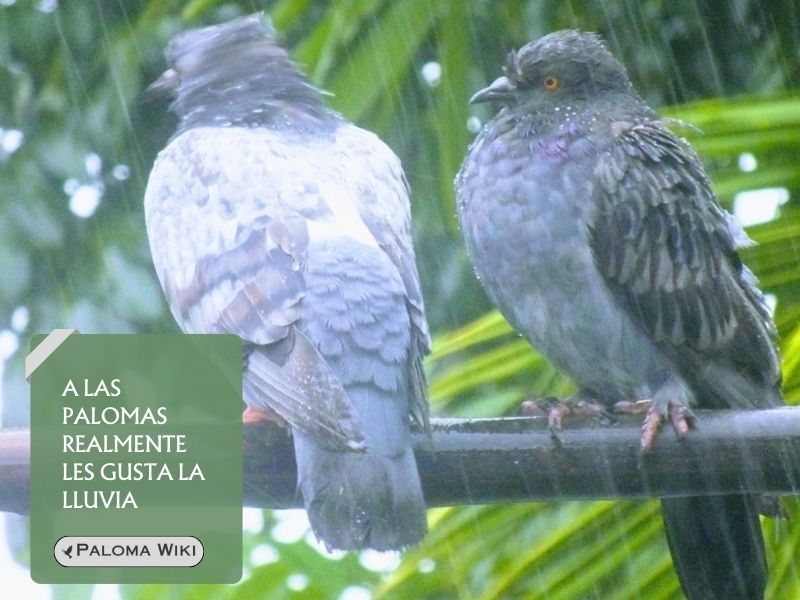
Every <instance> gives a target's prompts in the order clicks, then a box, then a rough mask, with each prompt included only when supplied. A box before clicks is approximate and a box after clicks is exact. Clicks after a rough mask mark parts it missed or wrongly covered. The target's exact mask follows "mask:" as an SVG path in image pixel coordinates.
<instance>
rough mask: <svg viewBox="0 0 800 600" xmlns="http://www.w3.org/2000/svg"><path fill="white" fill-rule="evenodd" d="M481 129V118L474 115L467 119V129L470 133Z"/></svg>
mask: <svg viewBox="0 0 800 600" xmlns="http://www.w3.org/2000/svg"><path fill="white" fill-rule="evenodd" d="M480 130H481V120H480V119H479V118H478V117H476V116H474V115H473V116H471V117H470V118H469V119H467V131H469V132H470V133H478V132H479V131H480Z"/></svg>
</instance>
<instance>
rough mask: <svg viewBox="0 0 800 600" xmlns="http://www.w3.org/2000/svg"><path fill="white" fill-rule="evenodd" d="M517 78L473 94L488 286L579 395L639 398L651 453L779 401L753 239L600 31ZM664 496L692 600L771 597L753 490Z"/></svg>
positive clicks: (476, 218)
mask: <svg viewBox="0 0 800 600" xmlns="http://www.w3.org/2000/svg"><path fill="white" fill-rule="evenodd" d="M504 73H505V74H504V75H503V76H501V77H499V78H498V79H496V80H495V81H494V82H493V83H491V85H489V86H488V87H487V88H485V89H483V90H481V91H479V92H478V93H477V94H475V96H473V98H472V99H471V102H472V103H480V102H495V103H497V104H498V105H499V106H500V107H501V108H500V110H499V112H498V113H497V114H496V115H495V116H494V118H492V119H491V120H490V121H489V122H487V123H486V125H485V126H484V127H483V129H482V130H481V132H480V133H479V134H478V136H477V137H476V139H475V141H474V142H473V143H472V144H471V146H470V148H469V150H468V152H467V156H466V158H465V159H464V162H463V164H462V166H461V169H460V171H459V173H458V175H457V177H456V181H455V185H456V191H457V210H458V216H459V222H460V225H461V229H462V233H463V235H464V238H465V241H466V246H467V249H468V252H469V255H470V257H471V259H472V262H473V264H474V267H475V270H476V273H477V275H478V277H479V278H480V280H481V282H482V284H483V286H484V288H485V289H486V292H487V294H488V295H489V297H490V299H491V300H492V301H493V303H494V304H495V305H496V306H497V307H498V308H499V310H500V311H501V312H502V313H503V314H504V316H505V317H506V318H507V320H508V321H509V323H510V324H511V325H512V326H513V327H514V328H515V329H516V330H517V331H518V332H520V333H521V334H522V335H523V336H524V337H525V338H527V340H528V341H530V343H531V344H532V345H533V346H534V347H536V348H537V349H538V350H539V351H541V352H542V353H543V354H544V355H545V356H546V357H547V358H548V359H549V360H550V361H551V362H552V363H553V364H554V365H555V366H556V367H557V368H558V369H559V370H561V371H562V372H564V373H565V374H567V375H569V376H570V377H571V379H572V380H573V381H574V382H575V383H576V384H577V386H578V390H579V391H578V393H577V394H576V396H575V398H573V400H575V401H581V402H588V403H590V404H592V405H598V404H599V405H600V406H604V407H608V408H610V409H613V408H614V407H615V405H618V406H619V407H625V406H629V405H630V403H633V404H636V405H642V406H644V407H645V408H646V412H647V415H646V417H645V421H644V425H643V433H642V440H641V445H642V448H643V450H644V451H646V450H647V449H649V448H650V447H651V446H652V445H653V443H654V442H655V441H656V434H657V433H658V430H659V428H660V427H661V425H662V424H663V423H670V424H671V425H672V426H673V428H674V429H675V431H676V432H677V433H678V434H679V435H681V436H682V435H685V434H686V432H687V431H688V430H689V429H690V428H692V427H694V426H701V424H698V423H697V422H696V419H695V418H694V415H693V413H692V412H691V411H692V409H693V408H708V409H724V408H736V409H748V408H749V409H757V408H768V407H773V406H778V405H781V404H782V397H781V371H780V360H779V355H778V350H777V348H776V332H775V327H774V324H773V321H772V317H771V313H770V310H769V308H768V306H767V303H766V301H765V297H764V295H763V294H762V293H761V292H760V291H759V289H758V288H757V281H756V279H755V277H754V276H753V274H752V272H751V271H750V270H748V268H747V267H746V266H744V265H743V264H742V262H741V260H740V258H739V254H738V252H737V250H738V249H739V248H741V247H743V246H746V245H747V244H749V243H750V242H749V240H748V237H747V235H746V234H745V233H744V231H743V229H742V227H741V225H740V224H739V223H738V222H737V221H736V220H735V219H734V217H733V216H732V215H730V214H729V213H728V212H726V211H725V210H724V209H722V208H721V207H720V205H719V203H718V201H717V199H716V197H715V195H714V192H713V191H712V188H711V183H710V181H709V178H708V176H707V174H706V172H705V170H704V167H703V165H702V163H701V161H700V159H699V158H698V156H697V154H696V153H695V151H694V150H693V149H692V148H691V147H690V145H689V144H688V143H687V142H686V141H685V140H683V139H681V138H679V137H677V136H676V135H675V134H674V133H673V132H672V131H671V130H670V129H669V128H668V125H669V124H670V123H669V122H665V120H663V119H661V118H659V116H658V115H657V114H656V113H655V112H654V111H653V110H652V109H651V108H650V107H649V106H648V105H647V104H646V103H645V101H644V100H643V99H642V98H641V96H640V95H639V94H638V93H637V92H636V91H635V89H634V88H633V85H632V84H631V82H630V79H629V78H628V75H627V73H626V71H625V69H624V67H623V66H622V65H621V64H620V63H619V62H618V61H617V60H616V59H615V58H614V57H613V56H612V54H611V53H610V52H609V51H608V49H607V48H606V47H605V45H604V43H603V42H602V40H601V39H600V37H599V36H597V35H595V34H591V33H585V32H581V31H576V30H568V31H559V32H555V33H551V34H549V35H547V36H544V37H542V38H540V39H538V40H535V41H533V42H531V43H528V44H527V45H525V46H523V47H522V48H520V49H519V50H518V51H516V52H512V53H511V54H510V55H509V56H508V60H507V64H506V65H505V71H504ZM618 403H619V404H618ZM626 403H627V404H626ZM661 504H662V513H663V517H664V522H665V529H666V534H667V541H668V544H669V547H670V550H671V553H672V557H673V562H674V564H675V567H676V570H677V573H678V576H679V579H680V582H681V585H682V588H683V590H684V592H685V594H686V595H687V596H688V597H689V598H690V599H691V600H700V599H705V600H707V599H710V598H715V599H717V600H720V599H725V600H734V599H737V600H738V599H741V600H744V599H747V600H753V599H755V598H763V595H764V587H765V581H766V577H767V567H766V562H765V557H764V542H763V538H762V534H761V528H760V523H759V499H758V498H757V497H754V496H747V495H726V496H718V497H685V498H683V497H681V498H663V499H662V500H661Z"/></svg>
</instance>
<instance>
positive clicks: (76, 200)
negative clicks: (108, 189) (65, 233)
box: [69, 185, 102, 219]
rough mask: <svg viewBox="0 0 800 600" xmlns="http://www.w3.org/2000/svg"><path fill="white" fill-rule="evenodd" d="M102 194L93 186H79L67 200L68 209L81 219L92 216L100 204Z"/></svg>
mask: <svg viewBox="0 0 800 600" xmlns="http://www.w3.org/2000/svg"><path fill="white" fill-rule="evenodd" d="M101 197H102V192H101V191H100V189H99V187H98V186H95V185H81V186H79V187H78V189H76V190H75V192H74V193H73V194H72V196H71V197H70V199H69V209H70V210H71V211H72V212H73V213H75V214H76V215H77V216H79V217H81V218H84V219H86V218H88V217H91V216H92V215H93V214H94V211H96V210H97V207H98V206H99V204H100V198H101Z"/></svg>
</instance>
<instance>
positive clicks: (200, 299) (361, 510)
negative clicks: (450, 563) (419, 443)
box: [145, 14, 430, 550]
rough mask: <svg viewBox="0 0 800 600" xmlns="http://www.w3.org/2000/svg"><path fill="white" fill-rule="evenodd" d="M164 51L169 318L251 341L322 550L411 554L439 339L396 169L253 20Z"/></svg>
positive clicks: (253, 371) (154, 238)
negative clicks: (418, 457) (415, 440)
mask: <svg viewBox="0 0 800 600" xmlns="http://www.w3.org/2000/svg"><path fill="white" fill-rule="evenodd" d="M166 54H167V61H168V63H169V66H170V69H169V70H168V71H167V72H166V73H165V74H164V76H162V77H161V79H160V80H159V81H158V82H156V84H154V87H155V88H156V89H162V90H164V91H170V92H172V93H173V94H174V95H175V96H176V100H175V102H174V104H173V105H172V108H173V109H174V110H175V112H176V113H177V114H178V116H179V117H180V124H179V126H178V130H177V132H176V133H175V135H174V136H173V138H172V140H171V141H170V143H169V145H168V146H167V147H166V148H165V149H164V150H163V151H162V152H161V153H160V154H159V156H158V158H157V159H156V162H155V165H154V166H153V170H152V172H151V174H150V179H149V181H148V185H147V191H146V194H145V216H146V219H147V232H148V236H149V238H150V249H151V252H152V255H153V262H154V264H155V267H156V272H157V273H158V277H159V279H160V281H161V285H162V287H163V288H164V291H165V293H166V296H167V299H168V301H169V305H170V308H171V309H172V313H173V315H174V316H175V319H176V320H177V321H178V323H179V324H180V326H181V328H182V329H183V330H184V331H186V332H189V333H234V334H236V335H238V336H240V337H241V338H242V339H243V340H244V341H245V349H246V350H245V354H246V356H245V372H244V394H245V402H246V404H247V406H248V407H249V410H248V411H247V413H248V414H253V411H257V412H258V413H267V414H269V413H271V412H273V411H274V413H277V415H278V416H279V417H281V418H282V419H284V420H285V421H286V422H288V423H289V425H290V426H291V429H292V434H293V437H294V446H295V453H296V458H297V469H298V487H299V489H300V491H301V493H302V495H303V499H304V501H305V506H306V510H307V511H308V515H309V519H310V521H311V526H312V528H313V529H314V533H315V534H316V535H317V537H318V538H319V539H320V540H322V542H324V544H325V545H326V546H327V547H328V548H331V549H340V550H353V549H358V548H365V547H369V548H374V549H377V550H391V549H399V548H403V547H405V546H408V545H410V544H414V543H416V542H418V541H419V540H420V539H421V538H422V536H423V535H424V534H425V531H426V518H425V504H424V501H423V497H422V491H421V487H420V481H419V476H418V474H417V466H416V462H415V459H414V453H413V451H412V449H411V444H410V440H409V427H410V421H411V419H412V417H413V418H414V419H415V420H416V421H417V422H418V423H419V424H420V425H421V426H422V427H423V428H425V427H427V402H426V397H425V380H424V376H423V372H422V366H421V360H422V356H423V355H424V354H425V353H427V351H428V349H429V344H430V342H429V336H428V329H427V325H426V322H425V315H424V309H423V304H422V296H421V294H420V286H419V279H418V275H417V269H416V265H415V262H414V250H413V248H412V243H411V231H410V215H409V201H408V188H407V185H406V180H405V176H404V174H403V170H402V168H401V166H400V161H399V160H398V158H397V157H396V156H395V155H394V154H393V153H392V151H391V150H390V149H389V148H388V147H386V146H385V145H384V144H383V143H382V142H381V141H380V140H379V139H378V138H377V137H376V136H375V135H373V134H371V133H369V132H366V131H364V130H362V129H359V128H358V127H355V126H354V125H352V124H350V123H348V122H347V121H345V120H344V119H343V118H342V117H341V116H340V115H338V114H337V113H335V112H334V111H332V110H331V109H329V108H328V107H327V106H326V105H325V103H324V102H323V98H322V96H321V94H320V92H319V90H317V89H316V88H315V87H313V86H312V85H311V84H310V83H309V82H308V81H307V80H306V78H305V77H304V76H303V75H302V74H301V73H300V72H299V71H298V70H297V68H296V67H295V65H294V64H293V63H292V62H291V61H290V59H289V57H288V56H287V54H286V52H285V50H283V49H282V48H281V47H280V46H279V45H278V44H277V43H276V41H275V34H274V31H273V30H272V29H271V27H270V26H269V25H268V24H267V23H266V22H265V20H264V17H263V16H262V15H260V14H257V15H252V16H250V17H246V18H242V19H238V20H235V21H232V22H230V23H227V24H223V25H219V26H215V27H207V28H204V29H197V30H194V31H189V32H187V33H184V34H183V35H180V36H178V37H177V38H176V39H175V40H173V41H172V43H171V44H170V45H169V47H168V49H167V53H166Z"/></svg>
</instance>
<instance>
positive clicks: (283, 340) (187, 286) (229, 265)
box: [145, 125, 429, 449]
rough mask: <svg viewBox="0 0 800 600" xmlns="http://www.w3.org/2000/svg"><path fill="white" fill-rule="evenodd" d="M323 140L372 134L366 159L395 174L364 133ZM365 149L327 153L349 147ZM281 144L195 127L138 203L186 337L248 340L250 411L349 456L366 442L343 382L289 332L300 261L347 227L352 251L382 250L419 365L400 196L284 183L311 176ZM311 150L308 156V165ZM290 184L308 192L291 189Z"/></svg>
mask: <svg viewBox="0 0 800 600" xmlns="http://www.w3.org/2000/svg"><path fill="white" fill-rule="evenodd" d="M231 132H232V133H231ZM331 135H332V136H333V135H338V136H339V138H346V136H348V135H355V136H362V137H363V136H369V140H368V141H369V142H370V143H375V142H377V143H379V144H380V147H379V148H377V150H380V149H384V150H383V152H377V150H376V148H374V147H369V148H370V151H375V153H376V155H377V157H378V159H386V160H389V158H391V160H390V161H389V162H392V161H393V162H396V163H397V164H396V170H397V171H398V172H399V173H401V170H400V165H399V161H397V159H396V157H394V156H393V155H392V154H391V152H390V151H389V150H388V149H386V148H385V146H383V145H382V144H381V143H380V142H379V141H378V140H377V138H375V137H374V136H372V135H371V134H367V133H366V132H362V131H361V130H358V129H356V128H353V127H350V126H346V125H345V126H343V127H341V128H340V133H339V134H331ZM227 136H230V137H227ZM264 136H267V137H269V138H270V139H264ZM364 141H365V140H348V139H339V140H338V141H334V143H341V144H343V146H342V147H351V148H352V147H355V148H358V147H359V144H360V143H361V144H362V147H363V142H364ZM328 142H330V140H328ZM283 143H284V142H283V141H282V140H281V137H280V136H279V135H277V134H274V133H271V132H269V131H267V130H264V129H261V130H242V129H238V130H225V129H219V128H216V129H204V128H195V129H192V130H189V131H188V132H185V133H183V134H182V135H180V136H179V137H177V138H176V139H174V140H173V141H172V142H171V143H170V145H169V146H168V147H167V148H166V149H165V150H164V151H163V152H162V153H161V155H160V156H159V159H158V160H157V161H156V164H155V166H154V169H153V173H152V175H151V177H150V184H149V186H148V189H147V192H146V196H145V208H146V217H147V224H148V230H149V232H150V235H149V237H150V240H151V250H152V254H153V257H154V263H155V266H156V271H157V273H158V276H159V278H160V280H161V282H162V285H163V287H164V289H165V291H166V295H167V298H168V300H169V304H170V307H171V308H172V311H173V314H174V316H175V318H176V320H177V321H178V323H180V324H181V326H182V328H183V329H184V330H185V331H187V332H220V333H235V334H237V335H239V336H240V337H242V338H243V339H244V340H245V341H246V342H247V344H246V348H247V350H248V353H247V354H248V355H247V357H246V365H245V368H246V370H247V373H248V377H245V387H246V389H245V395H246V397H248V402H249V403H253V404H257V405H260V406H261V407H262V408H263V407H269V408H272V409H273V410H275V411H277V412H278V413H279V414H280V415H281V416H283V417H284V418H285V419H286V420H287V421H289V422H290V423H291V424H292V425H293V426H295V427H298V428H299V429H300V430H303V431H306V432H308V433H311V434H313V435H315V436H316V437H318V438H319V439H321V440H323V441H327V442H329V443H331V444H332V445H334V446H336V445H343V446H347V447H349V448H351V449H357V448H360V447H362V446H363V443H364V432H363V424H362V423H361V420H360V418H359V417H358V414H357V412H356V411H355V410H354V409H353V406H352V405H351V403H350V400H349V398H348V396H347V393H346V392H345V389H344V387H343V386H342V383H341V382H340V381H339V380H338V379H337V378H336V376H335V375H334V373H333V372H332V371H331V369H330V367H329V366H328V364H327V363H326V361H325V359H324V358H323V356H322V355H321V354H320V353H319V351H317V349H316V348H315V347H314V345H312V344H311V343H310V342H309V341H308V339H307V338H306V337H305V335H304V334H303V332H302V331H301V329H302V328H301V327H298V324H299V321H300V319H301V318H302V301H303V299H304V297H305V296H306V294H307V292H308V290H307V289H306V281H305V271H306V259H307V253H308V250H309V245H310V244H312V243H321V244H324V243H325V241H326V239H327V237H331V239H335V238H337V237H339V236H346V235H348V234H347V233H343V229H347V228H348V226H352V230H353V234H352V235H353V236H354V237H355V238H357V239H358V241H359V242H360V243H362V244H364V245H372V246H376V245H377V246H379V247H380V248H381V249H382V250H383V251H384V252H385V253H386V255H387V256H388V257H389V258H390V260H391V262H392V263H393V264H394V265H395V266H396V267H397V270H398V273H399V278H402V281H403V282H404V283H405V285H406V291H407V305H408V306H407V308H408V310H409V317H410V319H411V321H412V323H413V332H412V335H413V336H414V337H415V338H416V344H412V346H413V347H412V349H411V351H412V353H413V352H418V354H419V355H418V356H416V357H414V358H415V360H416V362H417V363H419V361H421V354H422V353H423V352H426V351H427V348H428V344H429V340H428V332H427V325H426V323H425V319H424V314H423V307H422V298H421V294H420V291H419V284H418V280H417V273H416V266H415V264H414V254H413V249H412V247H411V236H410V223H409V221H410V215H409V214H408V198H407V191H405V190H401V191H402V192H404V193H405V194H406V195H405V196H402V197H400V195H398V197H397V198H396V199H395V200H396V201H395V202H392V201H390V200H391V199H389V200H387V199H386V198H385V197H383V198H382V202H381V203H377V202H376V203H374V206H375V207H374V208H371V206H373V205H372V204H371V203H370V198H369V194H370V192H373V193H378V192H374V191H372V190H369V189H367V188H363V189H361V190H360V192H361V193H362V195H363V197H359V198H357V199H353V198H351V197H347V196H348V192H351V191H352V190H349V189H343V187H342V186H345V187H346V185H345V184H342V185H338V184H336V183H335V182H337V181H340V180H342V179H343V178H342V177H338V176H331V177H330V178H328V179H327V180H326V179H325V178H324V177H319V176H316V177H315V174H314V173H305V172H304V173H287V169H288V170H291V169H314V165H315V161H314V160H308V161H303V160H301V159H298V158H297V157H296V156H295V159H294V160H292V159H291V157H292V156H293V153H295V152H296V151H297V149H296V148H293V149H292V150H291V151H287V149H286V148H285V147H284V146H283ZM321 143H327V142H321ZM329 150H330V149H328V151H329ZM315 151H318V149H314V148H309V150H308V152H309V154H310V156H311V158H312V159H313V153H314V152H315ZM301 158H302V157H301ZM346 162H347V161H341V163H338V162H333V161H332V164H337V165H338V164H346ZM381 168H384V167H383V165H381ZM375 170H376V171H377V172H381V170H380V169H378V168H376V169H375ZM273 171H274V173H273ZM292 175H293V176H292ZM320 180H323V181H330V182H332V183H331V185H330V188H326V189H320V187H321V186H320V185H317V184H316V183H314V182H315V181H317V182H318V181H320ZM297 182H307V183H301V184H299V185H300V188H302V189H298V187H297V186H298V183H297ZM289 187H291V189H289ZM394 187H397V186H396V185H395V186H394ZM351 204H354V205H355V207H354V208H355V210H353V206H351ZM381 207H382V208H381ZM386 207H389V208H386ZM234 209H235V211H234ZM234 212H235V214H234ZM348 221H351V222H350V223H348ZM417 368H419V369H420V371H419V373H418V375H414V374H412V376H411V377H412V382H411V383H412V384H413V387H412V389H413V390H415V392H416V393H417V394H418V395H417V397H416V399H415V400H416V402H414V403H413V405H414V408H415V411H414V413H415V414H418V415H423V416H424V419H425V422H427V412H426V408H423V407H426V406H427V404H426V402H425V398H424V392H422V391H420V390H424V388H425V385H424V379H422V374H421V366H419V364H417ZM417 378H420V379H419V380H418V381H413V380H414V379H417ZM248 388H249V390H248ZM248 392H249V393H248ZM418 418H419V417H418Z"/></svg>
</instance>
